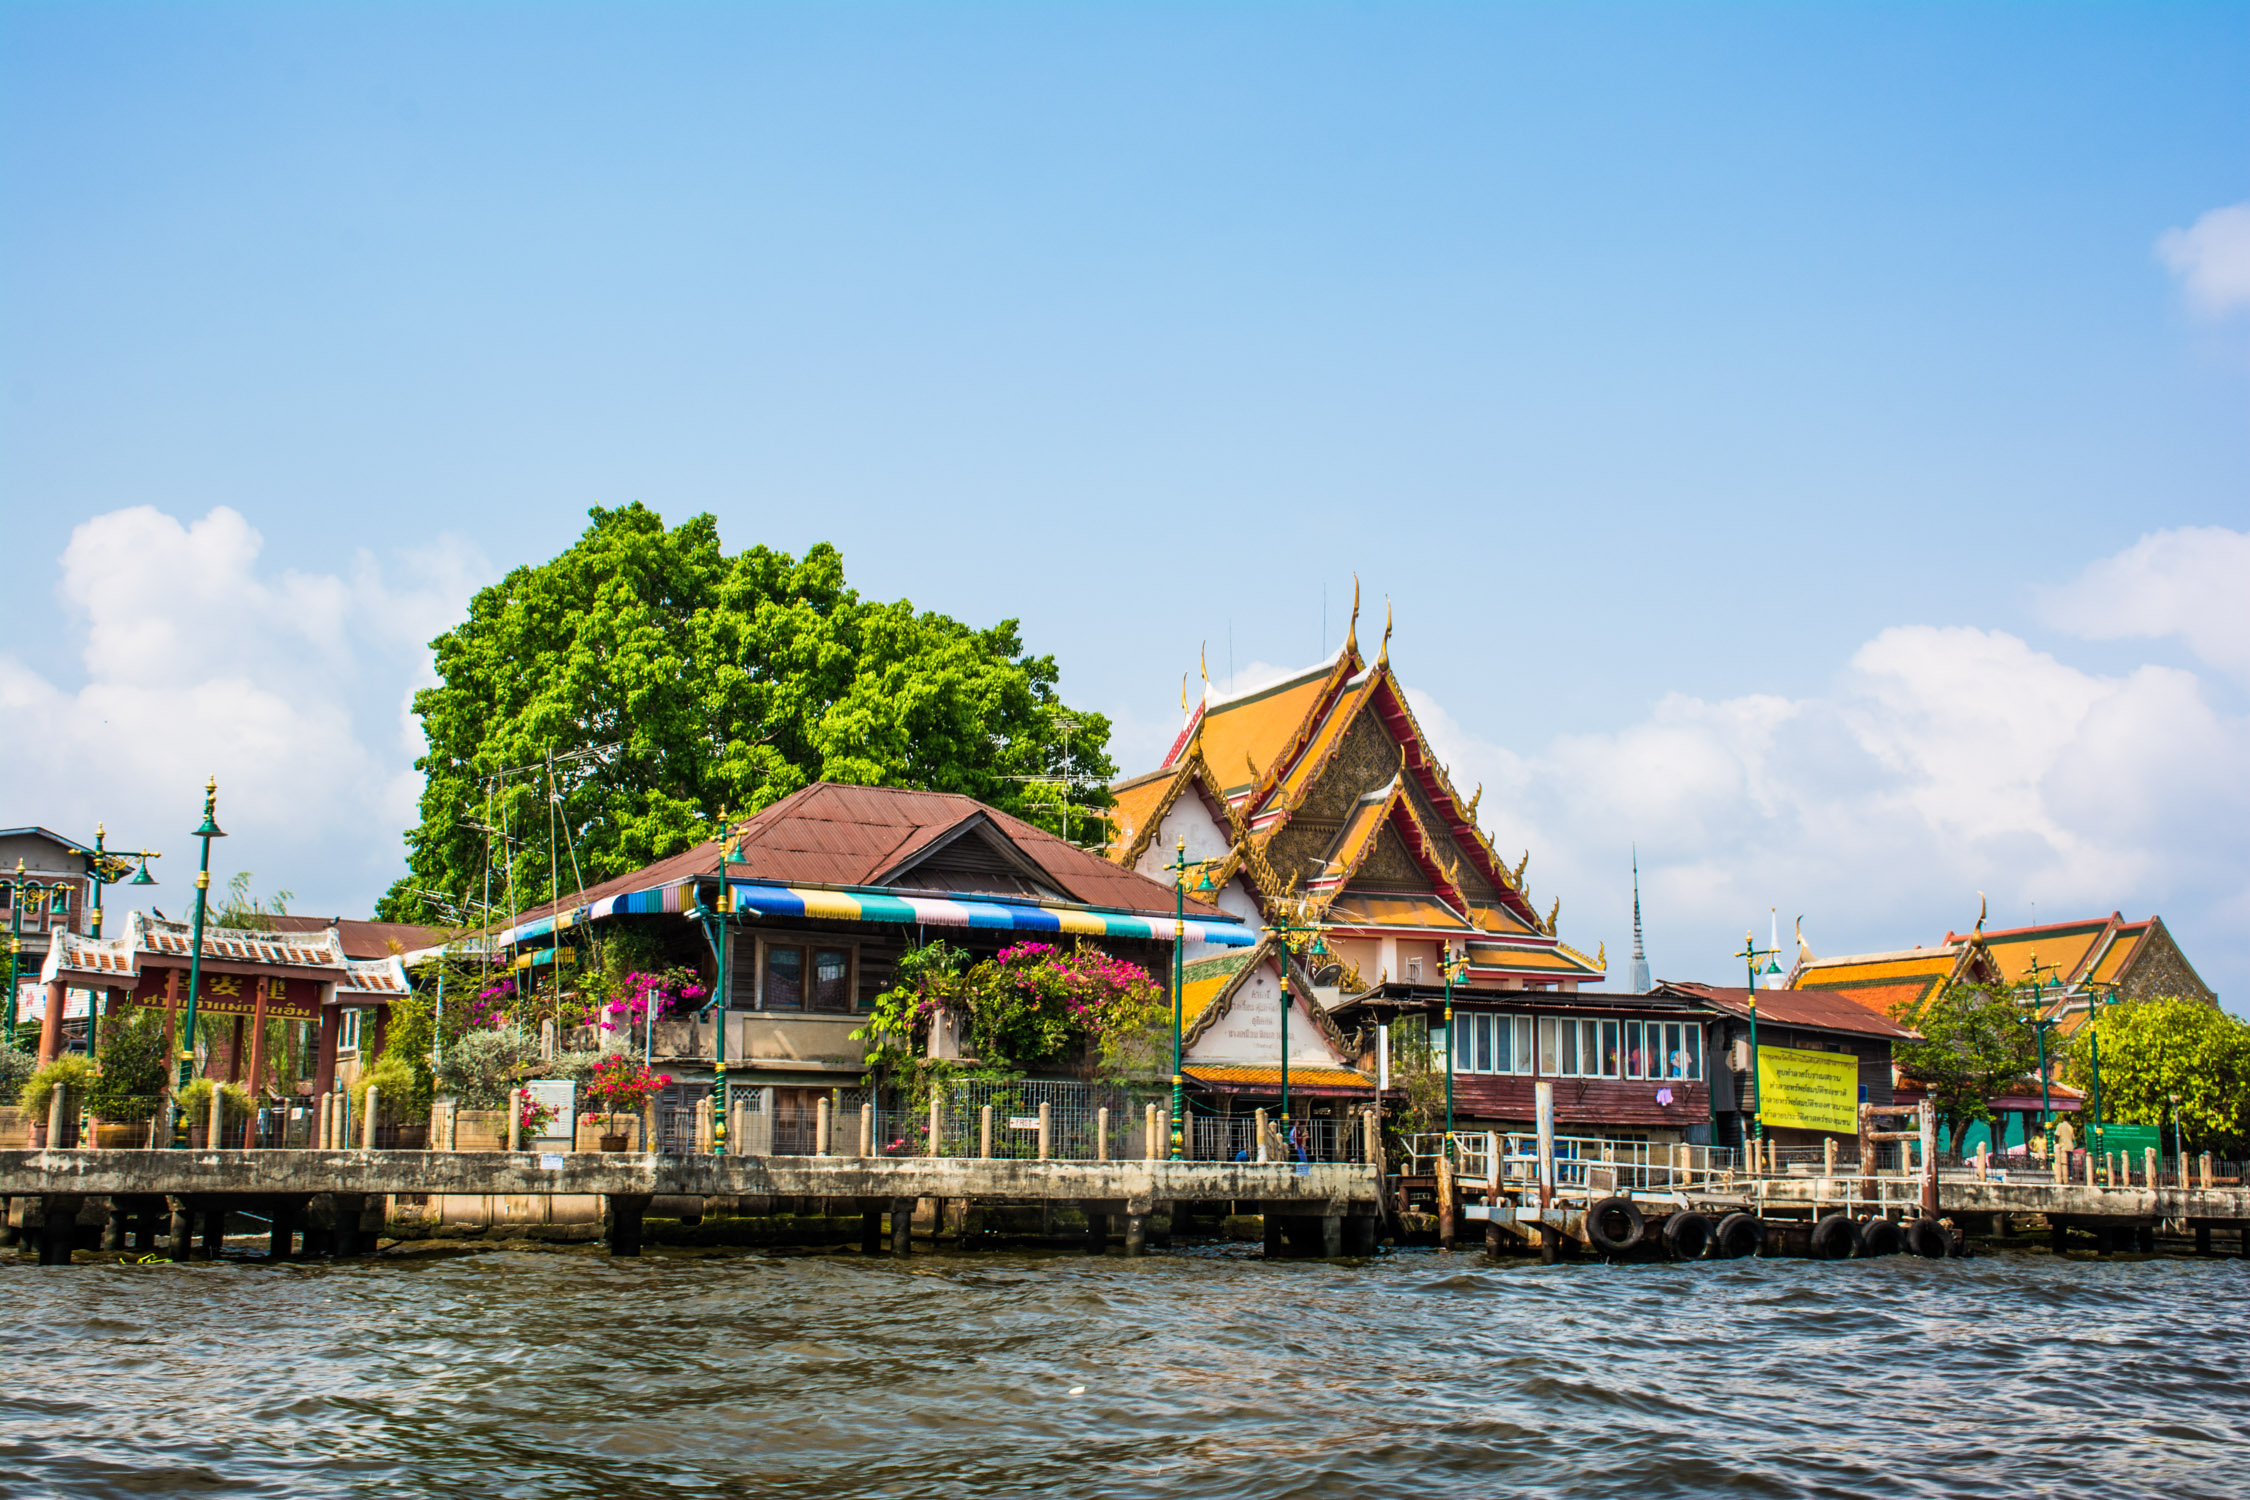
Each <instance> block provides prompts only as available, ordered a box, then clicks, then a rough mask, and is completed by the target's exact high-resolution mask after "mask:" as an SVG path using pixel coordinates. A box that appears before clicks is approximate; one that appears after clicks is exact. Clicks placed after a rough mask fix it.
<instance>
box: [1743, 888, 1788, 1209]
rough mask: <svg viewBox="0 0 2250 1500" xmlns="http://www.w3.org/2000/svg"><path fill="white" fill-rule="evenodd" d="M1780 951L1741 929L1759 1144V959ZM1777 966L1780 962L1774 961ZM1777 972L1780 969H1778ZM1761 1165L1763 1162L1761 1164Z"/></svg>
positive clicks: (1754, 1133)
mask: <svg viewBox="0 0 2250 1500" xmlns="http://www.w3.org/2000/svg"><path fill="white" fill-rule="evenodd" d="M1778 952H1780V949H1779V948H1761V947H1759V946H1758V940H1757V939H1756V938H1754V937H1752V936H1751V935H1750V929H1749V928H1747V927H1745V928H1744V929H1742V951H1741V952H1740V953H1737V954H1736V955H1735V957H1736V958H1739V959H1741V960H1742V972H1743V976H1744V977H1743V981H1742V982H1743V983H1744V984H1745V985H1746V986H1748V988H1749V1000H1750V1133H1751V1138H1752V1139H1753V1140H1754V1141H1756V1142H1757V1144H1758V1145H1760V1146H1763V1145H1764V1144H1765V1141H1766V1097H1765V1091H1764V1090H1763V1089H1761V1088H1759V1087H1758V960H1759V959H1761V958H1763V959H1769V960H1772V959H1774V956H1775V955H1776V954H1777V953H1778ZM1775 962H1776V963H1777V964H1778V960H1775ZM1776 972H1778V968H1777V969H1776ZM1761 1165H1762V1163H1761Z"/></svg>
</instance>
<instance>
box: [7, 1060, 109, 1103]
mask: <svg viewBox="0 0 2250 1500" xmlns="http://www.w3.org/2000/svg"><path fill="white" fill-rule="evenodd" d="M93 1081H94V1060H93V1059H92V1058H90V1057H85V1056H82V1055H80V1054H79V1053H76V1052H65V1053H64V1054H63V1055H62V1056H60V1057H58V1058H56V1059H55V1060H54V1061H53V1062H51V1063H48V1064H47V1065H46V1066H45V1067H42V1068H39V1069H37V1070H36V1071H34V1072H33V1073H32V1075H31V1077H30V1078H29V1079H27V1080H25V1082H24V1086H23V1094H22V1096H21V1097H20V1098H19V1099H18V1100H17V1102H18V1103H20V1104H21V1105H22V1106H23V1107H24V1111H25V1113H27V1114H28V1115H30V1116H31V1117H32V1118H33V1119H34V1120H38V1119H42V1118H44V1117H45V1116H46V1113H47V1104H48V1100H49V1098H50V1096H52V1095H53V1093H54V1091H55V1085H56V1084H58V1083H59V1084H61V1085H62V1086H63V1087H64V1088H66V1089H68V1090H70V1092H72V1093H74V1094H78V1095H80V1096H83V1095H84V1094H85V1092H86V1089H87V1086H88V1085H90V1084H91V1083H92V1082H93ZM66 1107H67V1106H66Z"/></svg>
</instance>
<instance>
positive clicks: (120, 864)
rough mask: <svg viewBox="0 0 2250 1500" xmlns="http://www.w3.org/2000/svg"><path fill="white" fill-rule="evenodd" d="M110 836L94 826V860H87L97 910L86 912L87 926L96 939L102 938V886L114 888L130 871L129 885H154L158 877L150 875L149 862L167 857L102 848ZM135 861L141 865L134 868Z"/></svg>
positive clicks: (154, 852) (98, 826)
mask: <svg viewBox="0 0 2250 1500" xmlns="http://www.w3.org/2000/svg"><path fill="white" fill-rule="evenodd" d="M108 837H109V830H108V829H107V828H105V827H104V826H103V825H101V824H99V823H96V824H95V825H94V857H93V858H92V859H91V860H89V861H87V874H88V875H89V876H90V877H91V878H92V880H93V883H94V909H93V910H92V911H91V912H89V913H87V918H86V920H87V925H88V926H89V927H91V928H92V932H91V933H90V936H93V937H100V936H101V935H102V887H104V886H107V885H115V884H116V883H117V882H118V881H120V880H126V876H125V872H126V871H127V870H128V869H130V870H132V871H133V875H132V878H131V879H130V880H126V884H128V885H154V884H156V877H155V876H153V875H151V874H149V872H148V862H149V861H150V860H152V859H162V858H163V857H164V856H163V855H162V854H160V853H158V852H157V851H156V850H154V849H109V848H105V847H103V841H104V840H106V839H107V838H108ZM135 860H138V861H139V862H140V863H139V864H138V866H135V865H134V863H133V862H134V861H135Z"/></svg>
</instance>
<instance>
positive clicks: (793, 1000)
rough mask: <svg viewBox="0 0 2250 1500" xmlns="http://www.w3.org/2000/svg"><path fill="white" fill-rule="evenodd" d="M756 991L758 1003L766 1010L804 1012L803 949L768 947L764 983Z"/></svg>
mask: <svg viewBox="0 0 2250 1500" xmlns="http://www.w3.org/2000/svg"><path fill="white" fill-rule="evenodd" d="M758 988H759V1001H760V1003H761V1005H762V1006H763V1008H764V1009H766V1010H803V1009H804V1008H805V950H804V949H802V948H774V947H768V948H767V949H766V980H765V983H764V984H762V985H760V986H759V987H758Z"/></svg>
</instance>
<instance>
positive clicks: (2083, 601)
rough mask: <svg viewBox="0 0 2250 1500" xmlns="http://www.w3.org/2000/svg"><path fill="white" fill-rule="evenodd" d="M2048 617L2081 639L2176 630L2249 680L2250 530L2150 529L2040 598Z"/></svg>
mask: <svg viewBox="0 0 2250 1500" xmlns="http://www.w3.org/2000/svg"><path fill="white" fill-rule="evenodd" d="M2040 612H2041V614H2042V615H2044V616H2045V618H2046V619H2047V621H2048V623H2050V624H2052V625H2055V626H2057V627H2059V628H2060V629H2063V630H2067V631H2069V632H2071V633H2072V634H2073V635H2077V636H2082V637H2084V638H2085V639H2087V640H2096V641H2113V640H2126V639H2141V640H2153V639H2157V638H2160V637H2164V636H2177V637H2179V638H2180V640H2181V641H2182V642H2183V643H2184V644H2185V645H2186V646H2187V648H2188V649H2189V650H2190V651H2192V652H2194V653H2195V654H2196V656H2197V657H2198V658H2200V659H2201V660H2202V661H2204V662H2207V663H2209V664H2210V665H2211V666H2213V667H2216V668H2218V669H2219V670H2220V671H2222V672H2224V673H2226V674H2227V675H2228V676H2230V677H2232V678H2234V679H2235V681H2237V682H2240V683H2242V684H2243V685H2244V686H2250V532H2242V531H2230V530H2228V529H2227V528H2226V527H2224V526H2186V527H2181V528H2180V529H2178V530H2175V531H2158V532H2153V533H2151V534H2150V535H2148V536H2144V537H2142V538H2141V539H2140V540H2139V541H2138V542H2135V543H2134V544H2133V545H2132V546H2130V547H2128V548H2126V549H2125V550H2124V551H2123V552H2120V553H2118V554H2117V555H2116V556H2115V557H2105V558H2103V559H2102V560H2101V561H2100V562H2097V563H2095V564H2094V565H2093V566H2091V567H2089V568H2088V569H2087V570H2086V571H2085V572H2084V573H2082V574H2081V575H2079V577H2078V579H2077V581H2076V582H2074V583H2071V584H2069V585H2068V586H2067V587H2064V588H2059V589H2053V590H2050V591H2048V592H2047V593H2046V594H2044V595H2043V596H2042V598H2041V600H2040Z"/></svg>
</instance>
